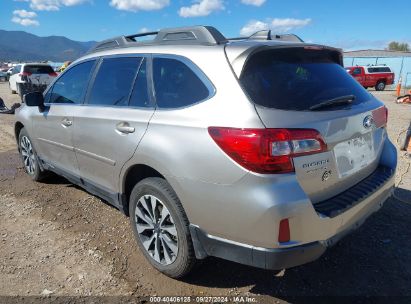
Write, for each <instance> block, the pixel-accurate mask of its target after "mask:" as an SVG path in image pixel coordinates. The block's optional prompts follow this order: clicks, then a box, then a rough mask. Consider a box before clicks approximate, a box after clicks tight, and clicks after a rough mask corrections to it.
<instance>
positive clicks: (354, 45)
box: [326, 38, 389, 51]
mask: <svg viewBox="0 0 411 304" xmlns="http://www.w3.org/2000/svg"><path fill="white" fill-rule="evenodd" d="M388 43H389V41H388V40H368V39H349V38H348V39H344V40H342V39H341V40H337V41H333V42H326V44H329V45H332V46H334V47H339V48H342V49H344V50H345V51H351V50H361V49H378V50H383V49H385V48H386V47H387V46H388Z"/></svg>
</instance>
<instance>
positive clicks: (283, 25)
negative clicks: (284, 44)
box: [240, 18, 312, 36]
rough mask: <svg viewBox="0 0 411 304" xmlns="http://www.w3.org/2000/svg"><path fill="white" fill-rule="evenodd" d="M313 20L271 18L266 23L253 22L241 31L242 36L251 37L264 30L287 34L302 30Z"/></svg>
mask: <svg viewBox="0 0 411 304" xmlns="http://www.w3.org/2000/svg"><path fill="white" fill-rule="evenodd" d="M311 21H312V20H311V19H309V18H307V19H293V18H284V19H280V18H270V19H267V20H266V21H259V20H251V21H249V22H248V23H247V24H246V25H245V26H243V27H242V28H241V30H240V34H241V35H244V36H249V35H251V34H254V33H255V32H258V31H262V30H268V29H270V30H272V31H273V32H274V33H278V34H281V33H285V32H289V31H291V30H295V29H298V28H302V27H304V26H307V25H309V24H310V23H311Z"/></svg>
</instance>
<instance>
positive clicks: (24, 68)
mask: <svg viewBox="0 0 411 304" xmlns="http://www.w3.org/2000/svg"><path fill="white" fill-rule="evenodd" d="M56 76H57V74H56V72H54V70H53V68H52V67H51V66H50V65H48V64H44V63H23V64H19V65H16V66H15V67H14V68H13V70H12V72H11V75H10V78H9V85H10V90H11V92H12V93H13V94H15V93H18V94H19V95H23V94H22V93H23V92H24V93H26V92H27V89H26V88H25V87H24V86H23V85H25V84H29V85H30V86H43V87H44V89H45V87H46V86H48V85H49V84H50V83H51V82H52V81H53V80H54V78H55V77H56ZM23 90H24V91H23Z"/></svg>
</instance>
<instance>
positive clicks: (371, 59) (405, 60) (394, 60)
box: [344, 50, 411, 87]
mask: <svg viewBox="0 0 411 304" xmlns="http://www.w3.org/2000/svg"><path fill="white" fill-rule="evenodd" d="M376 64H378V65H382V64H385V65H387V66H389V67H390V68H391V69H392V70H393V71H394V73H395V84H397V83H398V80H399V78H400V76H401V77H402V84H403V85H404V84H405V85H406V86H407V87H411V52H398V51H385V50H360V51H350V52H344V66H356V65H376Z"/></svg>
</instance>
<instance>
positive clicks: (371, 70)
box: [368, 67, 391, 73]
mask: <svg viewBox="0 0 411 304" xmlns="http://www.w3.org/2000/svg"><path fill="white" fill-rule="evenodd" d="M368 72H369V73H390V72H391V70H390V68H389V67H378V68H368Z"/></svg>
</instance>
